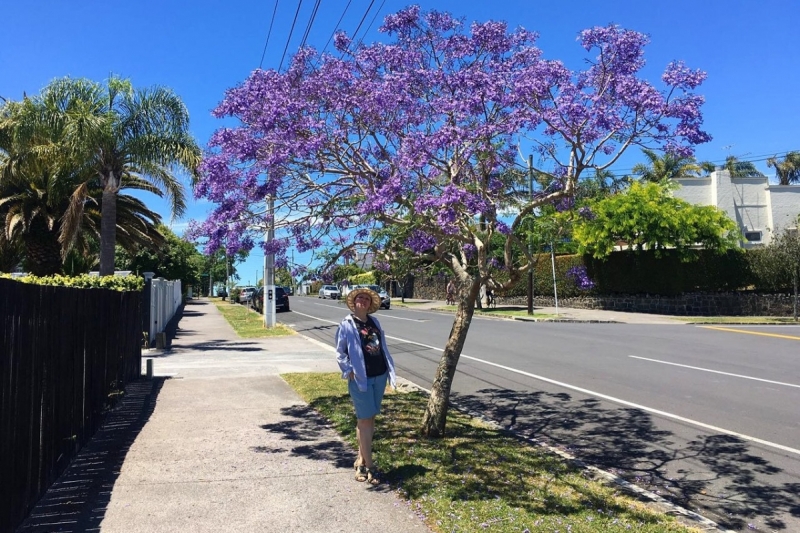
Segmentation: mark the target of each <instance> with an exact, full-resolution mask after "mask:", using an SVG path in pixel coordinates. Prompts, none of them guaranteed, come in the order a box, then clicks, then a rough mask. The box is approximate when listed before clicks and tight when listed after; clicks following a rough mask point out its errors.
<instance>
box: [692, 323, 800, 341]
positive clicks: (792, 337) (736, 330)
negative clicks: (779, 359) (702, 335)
mask: <svg viewBox="0 0 800 533" xmlns="http://www.w3.org/2000/svg"><path fill="white" fill-rule="evenodd" d="M697 327H698V328H705V329H716V330H718V331H731V332H733V333H747V334H748V335H761V336H763V337H777V338H779V339H791V340H794V341H800V337H795V336H792V335H780V334H778V333H762V332H760V331H748V330H746V329H735V328H722V327H719V326H697Z"/></svg>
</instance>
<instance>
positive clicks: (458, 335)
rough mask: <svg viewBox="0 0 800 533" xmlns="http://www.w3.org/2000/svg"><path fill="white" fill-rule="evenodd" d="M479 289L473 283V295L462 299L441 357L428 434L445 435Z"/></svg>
mask: <svg viewBox="0 0 800 533" xmlns="http://www.w3.org/2000/svg"><path fill="white" fill-rule="evenodd" d="M479 288H480V284H473V286H472V287H471V288H470V292H469V294H468V295H467V296H466V297H462V298H460V299H459V303H458V310H457V311H456V316H455V319H454V320H453V329H451V330H450V337H449V338H448V340H447V345H446V346H445V348H444V353H442V358H441V359H440V360H439V368H437V369H436V378H435V379H434V380H433V385H432V386H431V396H430V398H429V399H428V406H427V407H426V408H425V414H424V415H423V417H422V429H421V432H422V435H423V436H425V437H432V438H441V437H444V431H445V425H446V423H447V410H448V407H449V405H450V404H449V400H450V389H451V387H452V386H453V377H454V376H455V373H456V366H457V365H458V359H459V357H461V350H462V349H463V348H464V341H465V340H466V339H467V332H468V331H469V326H470V323H471V322H472V314H473V313H474V307H475V298H476V297H477V294H478V290H479Z"/></svg>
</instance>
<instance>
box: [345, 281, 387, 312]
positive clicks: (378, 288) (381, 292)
mask: <svg viewBox="0 0 800 533" xmlns="http://www.w3.org/2000/svg"><path fill="white" fill-rule="evenodd" d="M353 289H371V290H373V291H375V292H377V293H378V296H380V297H381V309H390V308H391V307H392V299H391V298H390V297H389V294H388V293H387V292H386V291H385V290H384V289H383V287H381V286H380V285H353V288H352V289H350V290H353Z"/></svg>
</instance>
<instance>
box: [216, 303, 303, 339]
mask: <svg viewBox="0 0 800 533" xmlns="http://www.w3.org/2000/svg"><path fill="white" fill-rule="evenodd" d="M209 299H210V300H211V302H212V303H213V304H214V305H216V306H217V309H219V310H220V312H221V313H222V316H224V317H225V320H227V321H228V323H229V324H230V325H231V326H233V329H234V330H236V333H237V334H238V335H239V336H240V337H242V338H244V339H253V338H257V337H281V336H284V335H294V333H295V332H294V331H292V330H291V329H289V328H287V327H286V326H284V325H282V324H276V325H275V327H274V328H269V329H267V328H265V327H264V316H263V315H260V314H258V313H256V312H255V311H253V310H252V309H250V308H248V307H246V306H244V305H241V304H235V303H231V302H230V301H227V300H226V301H222V300H221V299H220V298H209Z"/></svg>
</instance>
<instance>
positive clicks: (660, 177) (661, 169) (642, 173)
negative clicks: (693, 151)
mask: <svg viewBox="0 0 800 533" xmlns="http://www.w3.org/2000/svg"><path fill="white" fill-rule="evenodd" d="M642 153H643V154H644V156H645V157H646V158H647V160H648V164H644V163H637V164H636V165H634V167H633V173H634V174H637V175H638V176H639V179H640V180H641V181H645V182H653V183H660V182H663V181H669V180H672V179H676V178H690V177H696V176H699V175H700V173H701V171H702V170H703V169H702V167H701V166H700V165H699V164H698V163H697V161H696V160H695V159H694V158H693V157H681V156H677V155H673V154H670V153H665V154H664V155H663V156H659V155H658V154H657V153H656V152H654V151H653V150H649V149H647V148H643V149H642Z"/></svg>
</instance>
